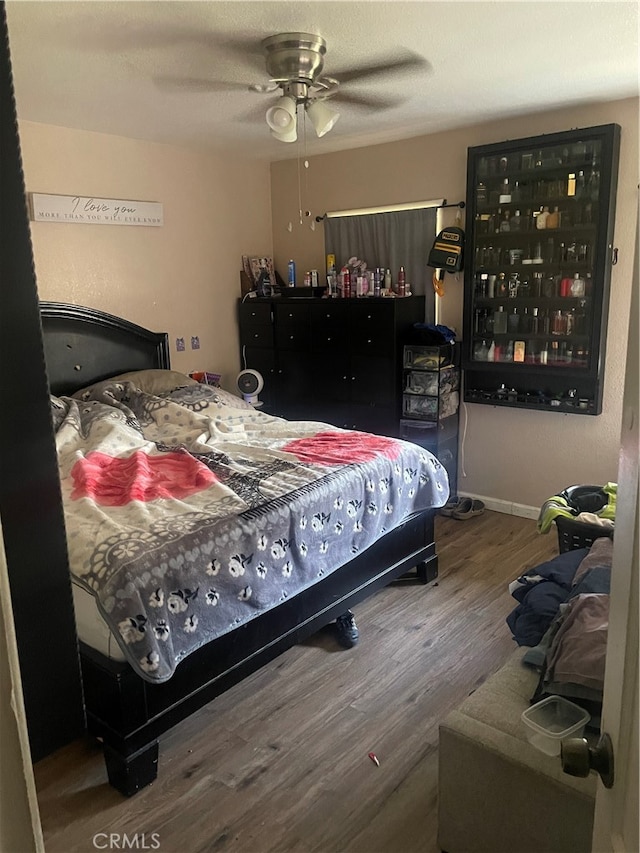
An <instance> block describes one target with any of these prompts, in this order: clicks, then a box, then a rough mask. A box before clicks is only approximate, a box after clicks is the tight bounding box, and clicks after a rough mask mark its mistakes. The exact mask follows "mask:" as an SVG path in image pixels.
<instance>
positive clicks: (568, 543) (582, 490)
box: [555, 486, 613, 554]
mask: <svg viewBox="0 0 640 853" xmlns="http://www.w3.org/2000/svg"><path fill="white" fill-rule="evenodd" d="M559 494H560V496H561V497H563V498H565V500H566V501H567V504H568V505H569V507H571V508H572V509H575V510H576V512H577V511H578V510H579V509H584V508H585V506H584V503H585V502H589V503H590V505H589V511H590V512H597V511H598V510H599V509H602V507H603V506H605V505H606V503H607V496H606V495H605V494H604V492H602V489H601V487H600V486H569V487H568V488H566V489H564V490H563V491H562V492H560V493H559ZM599 495H602V499H601V502H600V498H599ZM576 501H577V503H576ZM555 524H556V528H557V529H558V547H559V550H560V553H561V554H564V553H565V552H567V551H573V550H575V549H577V548H590V547H591V545H593V541H594V539H599V538H600V537H602V536H608V537H612V536H613V531H612V530H611V529H610V528H608V527H603V526H601V525H599V524H590V523H589V522H586V521H579V520H578V519H576V518H567V517H565V516H561V515H559V516H557V518H556V519H555Z"/></svg>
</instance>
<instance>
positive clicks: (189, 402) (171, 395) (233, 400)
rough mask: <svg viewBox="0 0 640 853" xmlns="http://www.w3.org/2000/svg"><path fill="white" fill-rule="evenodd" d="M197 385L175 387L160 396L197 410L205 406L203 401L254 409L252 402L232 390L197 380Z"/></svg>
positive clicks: (216, 404)
mask: <svg viewBox="0 0 640 853" xmlns="http://www.w3.org/2000/svg"><path fill="white" fill-rule="evenodd" d="M196 386H197V387H193V386H189V387H187V388H184V387H182V388H174V389H172V390H171V391H167V392H166V393H164V394H159V395H158V396H160V397H164V398H165V399H167V400H171V401H172V402H174V403H178V404H180V405H181V406H186V408H188V409H190V408H194V409H195V410H196V411H200V410H201V409H202V408H203V402H204V404H205V405H214V406H216V407H217V408H218V409H223V408H225V407H228V408H231V409H251V410H253V406H252V405H251V403H247V402H246V401H245V400H243V399H242V398H241V397H238V396H237V395H236V394H232V393H231V392H230V391H224V390H223V389H222V388H216V387H214V386H213V385H202V384H201V383H197V382H196Z"/></svg>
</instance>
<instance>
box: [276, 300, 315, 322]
mask: <svg viewBox="0 0 640 853" xmlns="http://www.w3.org/2000/svg"><path fill="white" fill-rule="evenodd" d="M273 307H274V312H275V323H276V328H277V327H279V326H304V327H305V328H306V327H307V326H308V325H309V323H310V322H311V306H310V305H307V304H305V300H304V299H303V300H301V302H300V303H299V304H296V303H294V302H289V303H287V304H286V305H274V306H273Z"/></svg>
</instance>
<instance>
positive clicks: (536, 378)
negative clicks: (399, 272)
mask: <svg viewBox="0 0 640 853" xmlns="http://www.w3.org/2000/svg"><path fill="white" fill-rule="evenodd" d="M619 148H620V128H619V126H618V125H616V124H609V125H600V126H598V127H589V128H580V129H577V130H570V131H565V132H562V133H554V134H545V135H542V136H534V137H528V138H526V139H516V140H509V141H507V142H500V143H496V144H492V145H483V146H477V147H474V148H469V149H468V160H467V245H468V248H467V253H466V257H467V260H466V263H465V293H464V335H463V341H464V343H463V347H464V348H463V358H462V366H463V368H464V370H465V381H464V400H465V401H466V402H470V403H484V404H488V405H492V406H496V405H497V406H511V407H517V408H526V409H540V410H548V411H558V412H573V413H577V414H585V415H598V414H600V412H601V411H602V392H603V376H604V359H605V344H606V331H607V317H608V307H609V281H610V275H611V266H612V264H613V263H615V257H614V249H613V222H614V214H615V198H616V186H617V178H618V155H619Z"/></svg>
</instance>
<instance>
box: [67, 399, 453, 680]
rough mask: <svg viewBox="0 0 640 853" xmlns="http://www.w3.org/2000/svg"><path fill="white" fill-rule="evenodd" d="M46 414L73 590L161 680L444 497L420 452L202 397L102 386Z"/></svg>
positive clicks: (442, 477)
mask: <svg viewBox="0 0 640 853" xmlns="http://www.w3.org/2000/svg"><path fill="white" fill-rule="evenodd" d="M52 413H53V419H54V424H55V428H56V443H57V450H58V459H59V467H60V474H61V482H62V493H63V501H64V512H65V522H66V527H67V540H68V548H69V557H70V564H71V571H72V573H73V576H74V579H75V581H76V582H78V583H80V584H81V585H83V586H84V587H85V588H86V589H87V590H89V591H90V592H92V593H93V594H94V595H95V596H96V598H97V601H98V606H99V608H100V610H101V612H102V614H103V616H104V618H105V620H106V621H107V623H108V624H109V626H110V628H111V630H112V632H113V634H114V636H115V637H116V639H117V640H118V642H119V644H120V646H121V647H122V649H123V652H124V653H125V655H126V656H127V659H128V660H129V662H130V663H131V665H132V666H133V668H134V669H135V670H136V671H137V672H138V673H139V674H140V675H141V676H142V677H143V678H146V679H147V680H149V681H153V682H162V681H165V680H167V679H168V678H170V676H171V674H172V673H173V671H174V669H175V667H176V665H177V664H178V663H179V662H180V661H181V660H182V659H183V658H184V657H185V656H186V655H188V654H189V653H190V652H192V651H194V650H195V649H197V648H199V647H200V646H202V645H204V644H205V643H207V642H209V641H210V640H212V639H213V638H215V637H217V636H220V635H222V634H224V633H226V632H228V631H230V630H232V629H234V628H236V627H238V626H239V625H241V624H243V623H245V622H247V621H248V620H250V619H251V618H253V617H254V616H257V615H259V614H260V613H262V612H264V611H265V610H268V609H269V608H271V607H274V606H277V605H278V604H280V603H281V602H283V601H285V600H286V599H287V598H289V597H291V596H293V595H295V594H296V593H298V592H300V591H301V590H303V589H305V588H306V587H309V586H310V585H311V584H313V583H315V582H316V581H318V580H320V579H321V578H323V577H324V576H325V575H327V574H328V573H330V572H332V571H333V570H335V569H336V568H338V567H339V566H340V565H342V564H343V563H345V562H346V561H348V560H350V559H352V558H353V557H354V556H355V555H356V554H358V553H359V552H361V551H363V550H364V549H365V548H367V547H368V546H369V545H371V544H372V543H373V542H374V541H375V540H376V539H378V538H379V537H380V536H382V535H383V534H384V533H385V532H386V531H389V530H391V529H392V528H393V527H395V526H396V525H398V524H399V523H400V522H402V521H403V519H405V518H406V517H407V516H408V515H409V514H411V513H412V512H414V511H415V510H419V509H423V508H428V507H438V506H442V505H443V504H444V503H445V502H446V500H447V497H448V482H447V475H446V472H445V470H444V468H443V467H442V466H441V465H440V463H439V462H438V460H437V459H436V458H435V457H434V456H432V455H431V454H430V453H428V452H427V451H425V450H423V449H422V448H420V447H418V446H417V445H414V444H411V443H409V442H405V441H401V440H398V439H392V438H385V437H381V436H374V435H370V434H368V433H361V432H352V431H347V430H341V429H338V428H336V427H332V426H329V425H328V424H322V423H316V422H309V421H285V420H282V419H281V418H276V417H271V416H269V415H266V414H264V413H262V412H260V411H257V410H255V409H253V408H252V407H250V406H248V404H246V403H244V401H242V400H240V399H239V398H237V397H234V396H233V395H231V394H228V393H226V392H224V391H221V390H220V389H217V388H211V387H207V386H205V385H196V386H188V387H184V388H179V389H177V390H175V391H172V392H169V393H167V394H163V395H161V396H152V395H150V394H146V393H143V392H142V391H141V390H140V389H138V388H137V387H136V386H135V385H134V384H132V383H131V382H122V383H112V384H109V383H106V384H105V383H101V386H100V387H99V388H98V389H97V390H94V391H93V392H90V393H88V394H87V395H86V399H81V400H78V399H74V398H70V397H61V398H55V397H52Z"/></svg>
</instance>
